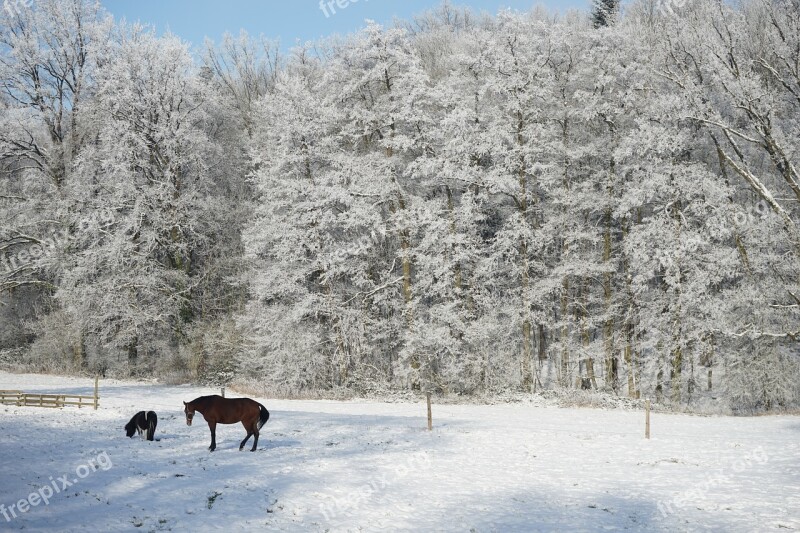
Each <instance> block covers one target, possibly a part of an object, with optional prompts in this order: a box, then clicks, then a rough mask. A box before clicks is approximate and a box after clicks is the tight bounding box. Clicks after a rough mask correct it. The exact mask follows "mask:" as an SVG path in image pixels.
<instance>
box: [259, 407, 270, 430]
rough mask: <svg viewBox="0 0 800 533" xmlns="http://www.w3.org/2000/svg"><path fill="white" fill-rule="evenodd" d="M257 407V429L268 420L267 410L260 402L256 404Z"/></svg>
mask: <svg viewBox="0 0 800 533" xmlns="http://www.w3.org/2000/svg"><path fill="white" fill-rule="evenodd" d="M258 409H259V411H260V414H259V416H258V429H261V427H262V426H263V425H264V424H266V423H267V420H269V411H267V408H266V407H264V406H263V405H261V404H258Z"/></svg>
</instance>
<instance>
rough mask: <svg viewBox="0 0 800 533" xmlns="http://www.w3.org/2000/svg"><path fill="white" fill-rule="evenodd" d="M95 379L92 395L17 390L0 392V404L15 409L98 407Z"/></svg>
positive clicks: (98, 397)
mask: <svg viewBox="0 0 800 533" xmlns="http://www.w3.org/2000/svg"><path fill="white" fill-rule="evenodd" d="M97 381H98V380H97V378H95V380H94V395H92V396H81V395H78V394H40V393H37V392H23V391H19V390H0V404H2V405H15V406H17V407H53V408H60V407H64V406H67V405H77V406H78V408H79V409H80V408H82V407H93V408H94V409H95V410H96V409H97V407H98V406H99V403H100V396H99V394H98V390H97V385H98V383H97Z"/></svg>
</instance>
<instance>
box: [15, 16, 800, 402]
mask: <svg viewBox="0 0 800 533" xmlns="http://www.w3.org/2000/svg"><path fill="white" fill-rule="evenodd" d="M2 17H3V20H2V25H1V26H0V28H2V29H1V30H0V49H2V56H0V57H1V58H2V59H0V79H1V80H2V92H0V107H2V113H1V114H0V211H1V212H2V225H0V292H2V296H1V297H0V298H1V299H0V302H1V303H0V316H2V319H3V320H2V326H1V327H0V348H2V349H3V351H2V352H1V353H2V360H3V363H4V364H5V365H6V366H8V365H20V366H25V367H28V368H38V369H45V370H60V371H72V372H110V373H113V374H116V375H160V376H175V379H179V378H183V379H200V380H209V381H215V382H218V381H223V382H226V381H228V380H230V379H234V378H235V379H244V378H249V379H252V380H255V381H258V382H259V383H261V384H263V385H264V387H266V388H267V389H268V390H272V391H275V392H277V393H283V394H295V393H304V392H307V393H313V392H322V391H333V390H349V391H352V392H355V393H385V392H387V391H391V390H403V389H411V390H434V391H440V392H446V393H451V394H465V395H471V394H492V393H497V392H500V391H505V390H509V389H512V390H518V391H523V392H534V391H540V390H547V389H556V390H561V391H574V390H581V389H590V390H600V391H607V392H610V393H615V394H619V395H624V396H630V397H640V396H643V395H647V396H654V397H657V398H660V399H662V400H665V401H671V402H673V403H675V404H685V403H691V402H695V401H705V400H707V399H709V398H722V399H724V400H725V401H726V402H728V403H729V404H730V405H731V406H733V407H735V408H745V409H751V408H767V409H768V408H773V407H781V406H789V405H794V404H796V402H797V400H798V398H800V385H798V379H797V378H798V371H799V370H800V365H798V341H797V337H798V335H800V326H799V325H800V320H798V318H799V316H798V311H799V310H800V297H798V295H800V270H799V269H798V267H799V266H800V262H799V261H798V260H800V231H798V226H797V224H798V220H799V219H800V209H799V208H798V206H799V202H800V173H799V172H800V171H799V170H798V168H799V167H798V165H799V164H800V163H798V146H800V143H798V140H799V139H800V126H799V124H800V122H798V121H797V117H798V116H800V113H798V111H800V67H798V65H800V56H799V55H798V54H799V53H800V52H799V51H800V4H798V2H797V0H745V1H743V2H741V3H739V4H737V5H735V6H734V5H730V4H729V3H726V2H723V1H721V0H712V1H702V2H701V1H689V2H682V3H681V5H673V6H670V7H669V9H665V8H664V3H663V2H658V1H656V0H637V1H634V2H632V3H630V4H628V5H626V6H625V8H624V9H622V10H620V9H619V6H618V4H617V3H615V2H599V3H597V5H596V7H595V9H594V11H593V12H592V13H587V12H582V11H574V12H570V13H568V14H565V15H557V14H553V13H550V12H548V11H547V10H545V9H542V8H535V9H533V10H531V11H530V12H525V13H519V12H511V11H504V12H500V13H498V14H497V15H495V16H489V15H475V14H473V13H472V12H471V11H469V10H467V9H462V8H457V7H453V6H451V5H450V4H448V3H444V4H442V5H441V6H440V7H439V8H437V9H435V10H432V11H430V12H428V13H424V14H421V15H419V16H417V17H414V18H413V19H412V20H408V21H404V22H398V23H396V24H395V25H394V26H391V27H383V26H380V25H377V24H374V23H370V24H368V25H367V26H366V27H365V28H364V29H362V30H361V31H359V32H357V33H355V34H353V35H349V36H347V37H333V38H330V39H325V40H322V41H319V42H315V43H309V44H306V45H301V46H298V47H296V48H294V49H292V50H291V51H290V52H288V53H284V52H283V49H282V48H281V47H280V46H279V45H278V44H276V43H273V42H270V41H268V40H266V39H264V38H260V39H255V38H251V37H249V36H247V35H246V34H241V35H239V36H238V37H232V36H227V37H226V38H225V39H224V40H223V42H222V43H221V44H219V45H215V44H213V43H210V42H208V43H206V45H205V47H204V49H203V50H202V51H201V52H199V53H196V54H194V55H193V53H192V51H191V50H190V49H189V46H188V44H187V43H184V42H182V41H180V40H179V39H178V38H176V37H174V36H170V35H167V36H161V37H159V36H157V35H155V34H154V33H153V32H152V31H151V30H149V29H147V28H143V27H141V26H139V25H136V24H134V25H128V24H124V23H119V22H115V21H114V20H113V19H112V18H110V17H109V16H108V15H107V14H106V13H105V12H104V11H103V10H102V9H101V8H100V7H98V6H97V5H96V4H95V3H93V2H90V1H88V0H69V1H63V0H42V1H39V2H36V3H35V5H31V6H24V5H23V6H20V8H19V9H17V10H15V11H13V12H6V13H3V15H2Z"/></svg>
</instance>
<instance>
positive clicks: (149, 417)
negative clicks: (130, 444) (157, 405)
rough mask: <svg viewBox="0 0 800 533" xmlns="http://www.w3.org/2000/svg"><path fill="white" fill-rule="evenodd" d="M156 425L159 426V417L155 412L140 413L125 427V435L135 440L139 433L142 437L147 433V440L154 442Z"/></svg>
mask: <svg viewBox="0 0 800 533" xmlns="http://www.w3.org/2000/svg"><path fill="white" fill-rule="evenodd" d="M156 424H158V417H157V416H156V412H155V411H146V412H145V411H139V412H138V413H136V414H135V415H133V418H131V421H130V422H128V424H127V425H126V426H125V434H126V435H127V436H128V437H131V438H133V434H134V433H136V432H137V431H138V432H139V436H140V437H141V436H142V434H143V433H145V432H147V440H153V437H154V436H155V434H156Z"/></svg>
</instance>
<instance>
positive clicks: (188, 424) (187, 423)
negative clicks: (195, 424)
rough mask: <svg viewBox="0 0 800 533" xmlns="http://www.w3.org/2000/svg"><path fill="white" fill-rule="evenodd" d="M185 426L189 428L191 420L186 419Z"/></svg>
mask: <svg viewBox="0 0 800 533" xmlns="http://www.w3.org/2000/svg"><path fill="white" fill-rule="evenodd" d="M186 425H187V426H191V425H192V421H191V420H189V419H188V418H187V419H186Z"/></svg>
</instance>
